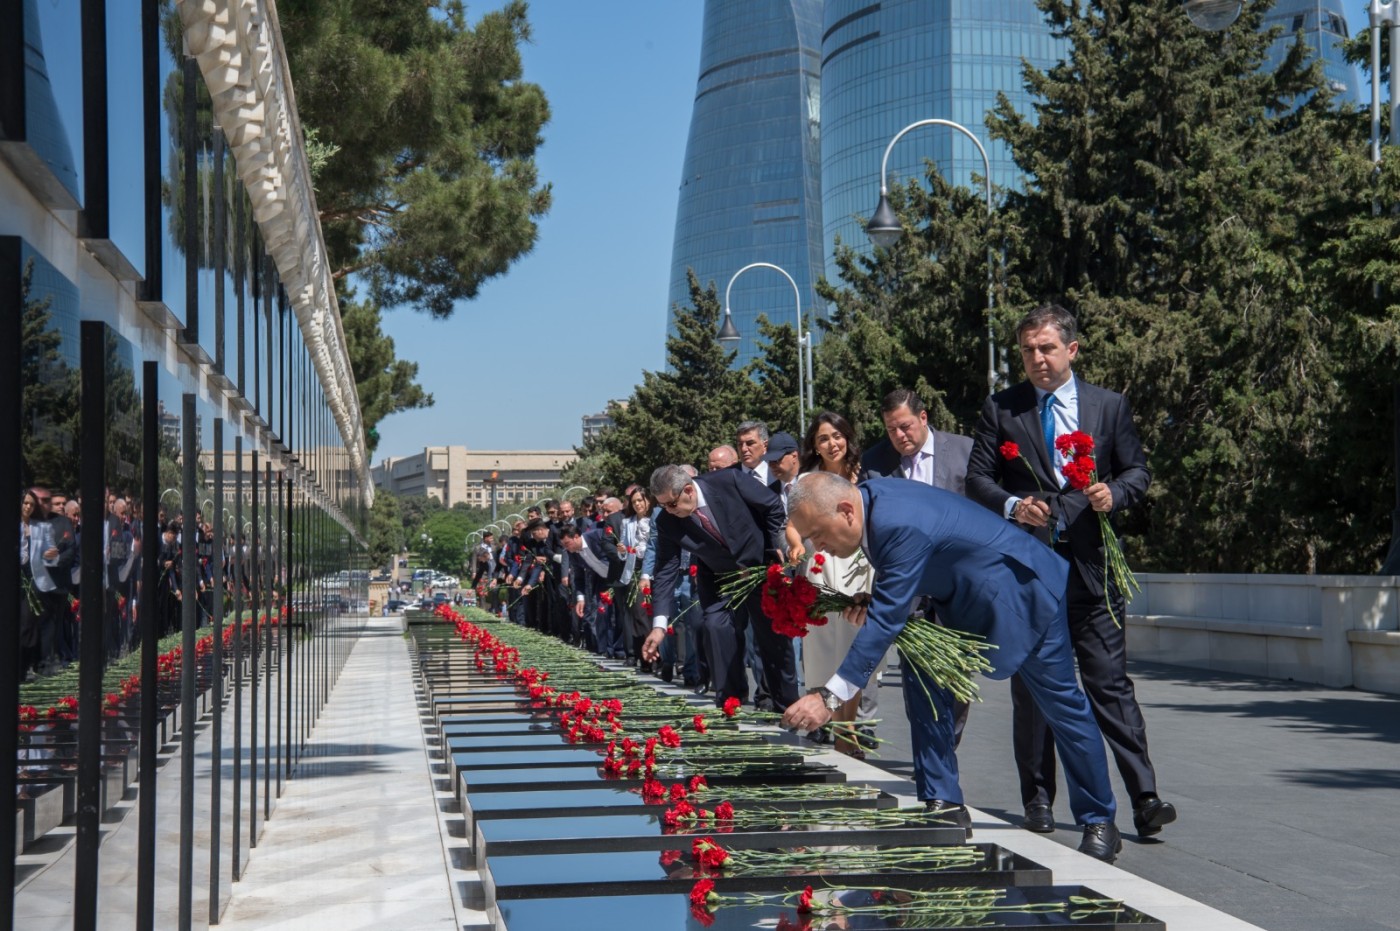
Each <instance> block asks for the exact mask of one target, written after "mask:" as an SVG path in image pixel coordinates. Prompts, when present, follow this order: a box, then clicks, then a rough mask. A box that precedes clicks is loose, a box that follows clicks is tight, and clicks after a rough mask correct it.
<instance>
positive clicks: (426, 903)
mask: <svg viewBox="0 0 1400 931" xmlns="http://www.w3.org/2000/svg"><path fill="white" fill-rule="evenodd" d="M459 898H460V896H458V895H455V894H454V892H453V888H452V881H451V879H450V878H449V871H448V867H447V861H446V859H445V855H444V848H443V841H442V833H441V831H440V828H439V812H438V804H437V801H436V797H435V794H434V791H433V782H432V777H431V775H430V772H429V766H428V759H427V751H426V748H425V745H424V741H423V730H422V723H421V721H420V720H419V715H418V706H417V701H416V699H415V695H414V682H413V677H412V674H411V667H410V663H409V658H408V648H407V645H406V643H405V640H404V637H403V621H402V618H399V617H390V618H371V619H370V621H369V624H368V626H367V627H366V629H365V632H364V635H363V636H362V637H361V638H360V640H359V641H358V642H357V643H356V644H355V648H354V651H353V652H352V653H351V654H350V657H349V659H348V660H347V661H346V665H345V670H344V672H343V673H342V674H341V676H340V680H339V682H338V684H337V685H336V687H335V689H334V691H332V692H331V695H330V701H329V702H328V703H327V705H326V708H325V711H324V712H323V714H322V717H321V719H320V721H319V722H318V723H317V725H316V729H315V731H314V732H313V733H312V736H311V739H310V741H309V742H308V744H307V748H306V753H305V755H304V756H303V757H302V761H301V763H300V765H299V766H298V767H297V770H296V774H295V778H293V779H291V780H289V781H288V783H287V789H286V791H285V792H284V794H283V795H282V797H281V799H279V800H278V802H277V811H276V814H275V815H274V817H273V818H272V819H270V820H269V821H268V822H267V830H266V833H265V834H264V835H263V837H262V839H261V840H260V841H259V843H258V847H257V849H256V850H254V851H252V854H251V857H250V859H249V863H248V868H247V871H246V872H245V873H244V874H243V878H242V879H241V880H240V881H239V882H237V883H234V885H233V897H232V900H231V901H230V903H229V906H228V909H227V911H226V912H225V913H224V918H223V921H222V922H221V923H220V924H219V925H218V927H219V928H222V929H230V931H277V929H282V931H314V929H335V931H358V929H366V931H368V929H375V931H418V929H424V931H428V929H433V928H443V929H448V928H461V926H462V920H461V916H459V915H458V914H457V911H456V908H457V907H456V904H455V903H456V901H457V900H458V899H459Z"/></svg>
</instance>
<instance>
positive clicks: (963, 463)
mask: <svg viewBox="0 0 1400 931" xmlns="http://www.w3.org/2000/svg"><path fill="white" fill-rule="evenodd" d="M1016 337H1017V343H1018V346H1019V349H1020V354H1021V361H1022V365H1023V368H1024V371H1025V375H1026V380H1025V381H1023V382H1021V383H1020V384H1017V385H1015V386H1013V387H1011V388H1009V389H1006V390H1004V391H1000V392H998V393H995V394H993V395H991V396H990V397H989V398H988V399H987V401H986V404H985V406H984V408H983V412H982V416H981V419H980V422H979V423H978V426H977V429H976V433H975V435H974V436H973V437H964V436H958V435H956V434H952V433H945V432H943V431H940V430H936V429H933V428H931V427H930V426H929V422H928V412H927V409H926V407H925V405H924V403H923V400H922V399H921V398H920V397H918V395H917V394H915V393H914V392H913V391H910V390H908V389H906V388H897V389H895V390H893V391H891V392H890V393H889V394H888V395H887V396H886V397H884V399H883V400H882V403H881V409H880V410H881V418H882V420H883V421H884V426H885V435H884V436H883V437H880V438H878V440H877V441H875V442H874V443H872V444H871V445H870V447H869V448H868V449H864V450H863V449H862V446H861V442H860V438H859V437H858V436H857V434H856V431H855V430H854V429H853V428H852V427H851V424H850V422H849V421H848V420H847V419H846V418H845V417H843V416H842V415H841V414H840V413H838V412H834V411H825V412H822V413H821V414H819V415H817V416H816V417H815V418H813V420H812V423H811V425H810V426H809V427H808V429H807V430H806V432H805V434H804V435H803V436H802V437H801V439H800V440H799V439H797V438H796V437H794V436H792V435H790V434H788V433H784V432H777V433H771V434H770V432H769V430H768V427H767V425H766V424H763V423H759V422H756V421H750V422H745V423H741V424H739V425H737V427H736V428H735V442H734V444H733V445H732V446H730V445H723V446H719V447H716V448H715V449H713V450H711V451H710V453H709V455H708V457H707V459H706V463H705V466H706V469H707V471H705V472H703V473H701V472H699V471H698V470H697V469H696V468H695V467H694V466H693V465H690V464H686V463H673V464H663V465H660V466H659V467H657V468H656V469H655V471H654V472H653V473H652V474H651V476H650V478H649V480H648V482H647V483H646V485H645V486H643V485H640V484H638V485H632V486H629V487H628V488H626V489H624V490H623V491H622V493H621V494H620V495H615V494H614V493H613V490H612V489H608V488H602V489H598V490H597V492H596V493H595V494H593V495H591V496H589V497H587V498H584V499H583V500H582V501H580V502H578V503H577V505H575V503H574V502H571V501H548V502H546V503H545V505H544V510H543V512H532V513H530V514H528V515H527V520H524V521H518V522H517V523H516V525H515V526H514V528H513V533H512V534H511V536H510V537H509V538H508V539H507V540H505V541H504V542H503V544H502V545H501V546H499V547H496V546H495V545H494V542H493V541H491V540H490V538H489V536H488V538H487V540H486V541H485V542H483V544H482V545H481V546H480V547H479V548H478V550H477V565H476V578H475V579H474V580H473V582H474V584H477V585H479V586H482V588H481V590H482V591H483V592H485V591H486V587H487V586H489V587H490V592H489V594H488V605H489V606H492V607H494V608H496V609H497V610H499V611H500V612H501V613H503V614H504V615H506V616H508V617H509V618H510V619H511V620H513V621H515V622H516V623H521V624H526V625H529V626H532V627H535V628H537V629H539V630H543V631H548V632H550V633H553V634H554V635H556V636H558V637H560V638H563V639H565V640H569V641H571V642H574V643H577V644H579V645H581V646H583V647H585V648H587V649H590V650H593V651H595V652H597V653H599V654H601V655H603V656H607V657H612V658H615V659H621V660H625V661H626V662H627V663H628V664H630V665H634V666H638V667H639V668H641V669H643V670H650V671H652V672H654V673H656V674H657V675H659V676H660V677H661V678H663V679H666V680H667V681H671V680H672V679H673V678H674V676H675V672H676V668H677V666H679V667H680V669H681V677H682V681H683V682H684V683H685V684H686V685H689V686H691V687H693V688H695V689H697V690H698V691H701V692H707V691H708V692H711V693H713V696H714V699H715V701H716V703H717V704H722V703H723V702H725V701H726V700H727V699H731V698H738V699H739V700H740V701H749V700H752V701H753V703H754V704H755V706H757V707H758V708H764V709H771V710H776V711H781V712H783V714H784V718H783V720H784V723H785V724H786V725H787V726H790V727H793V728H794V729H797V730H801V731H805V732H808V733H811V734H820V733H821V731H822V729H823V728H824V727H825V726H826V725H828V724H829V723H830V722H832V721H847V722H849V721H857V720H859V719H860V717H861V716H862V706H863V704H864V705H866V706H867V708H868V705H869V703H871V702H873V700H874V695H875V693H876V692H877V689H875V688H874V687H873V686H874V685H875V682H874V680H875V678H876V677H877V676H878V675H879V673H880V671H881V670H882V669H883V668H884V666H885V663H886V662H887V661H888V660H889V655H890V652H891V649H892V645H893V644H894V641H895V639H896V637H898V635H899V634H900V632H901V631H902V630H903V628H904V626H905V624H906V623H908V622H910V620H911V619H916V618H921V619H924V620H925V621H926V622H931V623H937V624H941V625H944V626H945V627H947V628H950V629H953V630H958V631H963V632H966V633H972V634H976V635H978V636H980V637H983V638H985V639H986V640H987V641H988V642H989V643H990V644H992V645H993V646H994V647H996V650H995V652H994V653H993V654H992V662H993V664H994V666H995V671H994V672H992V673H990V677H991V678H993V679H1003V678H1009V679H1010V680H1011V694H1012V700H1013V734H1014V736H1013V747H1012V750H1013V755H1014V758H1015V761H1016V766H1017V770H1018V774H1019V776H1020V782H1021V796H1022V798H1021V802H1022V805H1023V808H1024V812H1025V817H1024V821H1023V826H1024V827H1025V828H1026V829H1027V830H1030V831H1035V832H1040V833H1048V832H1051V831H1053V830H1054V829H1055V817H1054V812H1053V805H1054V803H1055V798H1056V789H1057V787H1056V769H1055V761H1056V757H1057V755H1058V758H1059V760H1060V764H1061V766H1062V768H1063V771H1064V774H1065V780H1066V782H1067V795H1068V801H1069V807H1070V809H1071V811H1072V813H1073V815H1074V818H1075V822H1076V824H1078V825H1079V826H1080V827H1081V828H1082V829H1083V839H1082V841H1081V843H1080V850H1081V851H1083V852H1085V853H1088V854H1089V855H1091V856H1095V857H1098V858H1099V859H1103V860H1109V861H1111V860H1113V859H1114V858H1115V857H1116V855H1117V853H1118V852H1119V850H1121V846H1122V840H1121V835H1120V833H1119V831H1118V828H1117V826H1116V822H1115V818H1116V813H1117V804H1116V800H1115V798H1114V795H1113V790H1112V786H1111V783H1110V781H1109V776H1108V768H1107V767H1108V764H1107V758H1108V754H1107V753H1106V752H1105V743H1106V744H1107V747H1108V749H1109V751H1111V754H1112V756H1113V758H1114V760H1115V761H1116V763H1117V766H1118V769H1119V772H1120V773H1121V775H1122V777H1123V781H1124V783H1125V785H1126V787H1127V791H1128V796H1129V797H1128V799H1127V801H1128V804H1129V806H1130V807H1131V809H1132V812H1133V825H1134V829H1135V830H1136V832H1137V833H1138V834H1139V835H1140V836H1150V835H1154V834H1157V833H1159V832H1160V831H1161V830H1162V828H1163V827H1164V826H1165V825H1167V824H1170V823H1171V822H1173V821H1174V820H1176V817H1177V813H1176V809H1175V807H1174V806H1173V805H1172V804H1171V803H1170V802H1167V801H1164V800H1163V799H1162V798H1161V797H1160V796H1159V795H1158V793H1157V784H1156V774H1155V769H1154V767H1153V765H1152V761H1151V758H1150V755H1149V753H1148V746H1147V733H1146V725H1145V723H1144V720H1143V715H1142V712H1141V709H1140V708H1139V706H1138V702H1137V699H1136V695H1135V692H1134V688H1133V683H1132V680H1131V679H1130V678H1129V677H1128V674H1127V650H1126V642H1125V639H1124V631H1123V628H1122V626H1121V621H1120V619H1121V618H1124V617H1126V603H1125V598H1124V593H1123V592H1122V591H1121V590H1119V587H1118V586H1117V585H1115V584H1114V583H1113V581H1112V577H1111V576H1110V573H1109V571H1108V569H1107V562H1106V558H1107V557H1106V550H1105V539H1104V533H1103V528H1104V526H1106V525H1107V522H1108V521H1109V520H1110V519H1111V517H1112V516H1113V515H1115V514H1117V513H1119V512H1121V511H1122V510H1123V509H1125V508H1128V507H1132V506H1133V505H1134V504H1136V503H1138V502H1140V501H1141V500H1142V499H1143V497H1144V496H1145V494H1146V491H1147V488H1148V485H1149V483H1150V481H1151V473H1150V472H1149V470H1148V468H1147V460H1146V456H1145V454H1144V452H1143V449H1142V445H1141V442H1140V441H1139V439H1138V435H1137V432H1136V429H1135V427H1134V425H1133V421H1132V414H1131V411H1130V409H1129V406H1128V402H1127V400H1126V399H1125V398H1124V397H1123V396H1122V395H1121V394H1118V393H1115V392H1112V391H1109V390H1106V389H1103V388H1100V387H1097V386H1095V385H1092V384H1089V383H1088V382H1085V381H1084V380H1082V379H1080V378H1078V377H1076V376H1075V374H1074V372H1073V364H1074V361H1075V359H1076V358H1077V356H1078V352H1079V343H1078V340H1077V332H1076V323H1075V319H1074V317H1073V316H1072V315H1071V314H1070V313H1068V312H1067V311H1066V310H1065V309H1064V308H1062V307H1059V306H1058V305H1046V306H1043V307H1040V308H1037V309H1036V310H1035V311H1033V312H1032V313H1030V314H1029V315H1027V316H1026V317H1025V318H1024V319H1023V320H1022V321H1021V322H1020V324H1019V325H1018V327H1017V330H1016ZM1081 436H1087V437H1089V438H1091V439H1092V446H1093V450H1094V453H1093V460H1092V467H1093V471H1092V474H1091V475H1089V476H1088V478H1087V479H1086V480H1084V481H1078V482H1071V481H1070V480H1069V479H1070V478H1071V475H1070V473H1071V472H1073V471H1075V469H1076V468H1079V467H1082V466H1083V465H1084V464H1083V463H1082V462H1075V461H1074V459H1073V457H1074V456H1075V454H1076V453H1075V451H1074V450H1072V449H1070V448H1069V447H1068V446H1066V445H1065V440H1066V439H1067V438H1070V437H1081ZM1080 452H1082V450H1080ZM1086 474H1087V473H1086ZM775 563H776V564H786V565H790V566H796V567H798V569H797V571H800V572H810V573H812V574H813V575H814V576H819V577H820V581H821V584H822V585H823V586H824V587H825V588H827V589H830V590H832V591H838V592H841V593H843V594H846V595H848V596H850V600H851V601H852V602H853V603H854V606H853V607H852V608H849V609H847V610H846V611H844V612H842V613H841V614H840V615H833V616H832V617H830V618H829V619H828V623H827V624H825V625H822V626H816V627H813V628H811V630H810V632H809V633H808V634H807V635H806V636H805V638H803V639H801V640H794V639H793V638H791V637H787V636H783V635H781V634H778V633H776V632H775V631H774V629H773V626H772V624H771V623H770V620H769V619H768V618H767V617H765V616H764V612H763V611H762V609H761V606H760V594H759V592H758V590H757V589H755V590H753V591H751V592H750V593H749V594H748V595H747V596H746V597H744V598H742V599H734V598H731V597H728V596H727V595H726V593H725V592H724V591H722V588H723V587H724V580H725V579H726V578H733V573H734V572H735V571H736V570H740V569H749V568H753V567H758V566H765V565H771V564H775ZM802 680H805V684H806V686H807V687H808V688H806V689H805V694H802V693H803V691H804V689H803V687H802V685H801V682H802ZM902 682H903V686H904V689H903V691H904V701H905V708H906V712H907V716H908V719H909V722H910V728H911V739H912V743H913V747H914V755H915V783H916V787H917V790H918V795H919V798H920V799H921V800H923V801H924V802H925V804H926V805H927V806H928V807H929V808H930V809H932V810H935V811H938V812H940V813H943V814H944V815H946V816H947V817H948V818H950V819H951V820H953V821H955V822H957V823H960V824H962V825H963V826H964V827H965V828H967V829H968V830H969V832H970V829H971V821H970V818H969V816H968V813H967V809H966V807H965V805H964V803H963V795H962V789H961V786H960V785H959V781H958V767H957V756H956V749H957V746H958V743H959V741H960V739H961V736H962V733H963V730H964V728H965V727H966V726H967V725H968V720H969V717H968V707H967V705H966V704H965V703H960V702H958V701H955V700H954V698H953V696H952V694H951V693H950V692H948V691H947V690H946V689H944V688H942V687H941V686H940V685H939V683H937V682H935V681H932V680H929V679H926V678H925V677H923V676H922V675H921V674H920V673H919V671H918V670H917V669H915V668H913V667H912V666H911V664H909V663H907V662H906V663H905V664H904V667H903V672H902ZM751 685H752V694H750V686H751ZM866 713H867V714H868V713H869V712H868V710H867V712H866ZM843 732H844V729H843ZM837 749H838V750H841V751H843V752H846V753H850V754H852V755H857V756H859V755H861V753H862V748H861V746H860V742H859V740H858V739H856V740H848V741H844V742H838V746H837Z"/></svg>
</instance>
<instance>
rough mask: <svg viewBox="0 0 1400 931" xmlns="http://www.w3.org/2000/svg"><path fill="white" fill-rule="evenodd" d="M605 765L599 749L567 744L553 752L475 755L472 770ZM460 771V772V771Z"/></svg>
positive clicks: (514, 751) (532, 750)
mask: <svg viewBox="0 0 1400 931" xmlns="http://www.w3.org/2000/svg"><path fill="white" fill-rule="evenodd" d="M453 763H454V765H458V764H461V765H462V766H465V765H467V764H466V762H465V760H457V759H454V760H453ZM602 763H603V757H602V755H601V754H599V752H598V748H597V747H577V746H569V745H568V744H565V745H563V746H560V747H556V748H555V749H552V750H544V749H531V750H507V751H503V752H501V753H475V754H472V756H471V757H470V763H469V765H470V768H471V769H476V770H483V769H522V768H527V767H531V766H587V767H589V768H590V769H594V770H596V769H597V768H598V767H599V766H601V765H602ZM459 771H460V770H459Z"/></svg>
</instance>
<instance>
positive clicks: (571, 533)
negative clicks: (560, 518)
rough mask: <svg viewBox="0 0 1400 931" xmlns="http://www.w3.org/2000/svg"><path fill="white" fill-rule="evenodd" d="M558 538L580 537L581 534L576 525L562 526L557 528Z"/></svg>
mask: <svg viewBox="0 0 1400 931" xmlns="http://www.w3.org/2000/svg"><path fill="white" fill-rule="evenodd" d="M559 536H560V538H561V539H562V538H564V537H577V536H582V534H580V533H579V529H578V527H577V526H576V525H574V524H564V525H563V526H562V527H560V528H559Z"/></svg>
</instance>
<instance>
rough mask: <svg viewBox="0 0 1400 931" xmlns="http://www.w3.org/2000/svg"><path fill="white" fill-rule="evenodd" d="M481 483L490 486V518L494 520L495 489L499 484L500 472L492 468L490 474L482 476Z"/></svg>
mask: <svg viewBox="0 0 1400 931" xmlns="http://www.w3.org/2000/svg"><path fill="white" fill-rule="evenodd" d="M481 483H482V484H483V485H490V486H491V520H492V521H493V522H494V521H495V520H496V489H497V488H498V487H499V486H500V484H501V473H500V472H498V471H497V470H495V469H492V470H491V474H490V475H488V476H487V477H486V478H483V479H482V480H481Z"/></svg>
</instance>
